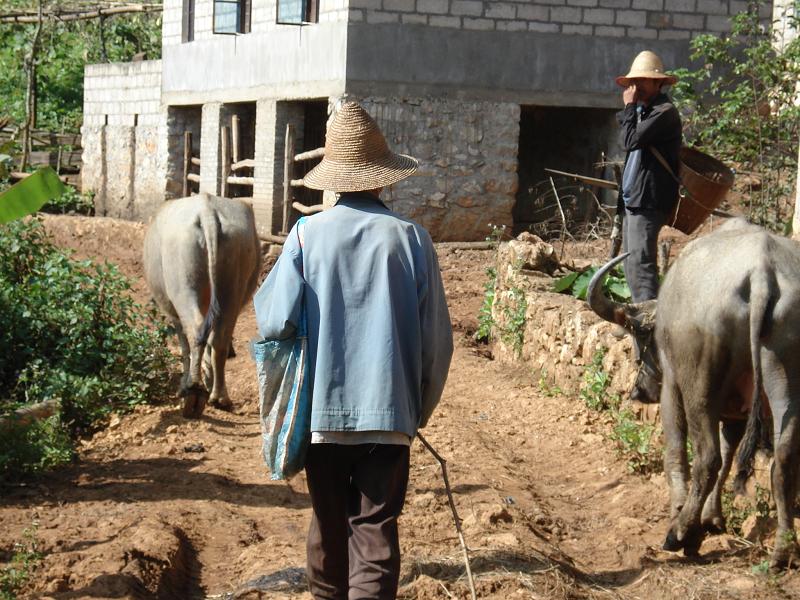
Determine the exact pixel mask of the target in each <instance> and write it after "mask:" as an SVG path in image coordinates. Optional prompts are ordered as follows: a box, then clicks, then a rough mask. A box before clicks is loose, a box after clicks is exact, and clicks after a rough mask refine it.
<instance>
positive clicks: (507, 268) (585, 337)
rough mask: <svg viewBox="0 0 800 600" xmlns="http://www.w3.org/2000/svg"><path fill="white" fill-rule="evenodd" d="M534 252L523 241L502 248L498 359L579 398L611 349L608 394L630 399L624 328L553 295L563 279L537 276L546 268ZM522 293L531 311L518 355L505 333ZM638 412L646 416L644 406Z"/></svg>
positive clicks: (629, 353) (632, 369) (630, 365)
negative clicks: (588, 374) (586, 378)
mask: <svg viewBox="0 0 800 600" xmlns="http://www.w3.org/2000/svg"><path fill="white" fill-rule="evenodd" d="M546 246H547V245H546ZM532 251H533V246H532V244H530V243H526V242H523V241H518V240H513V241H511V242H506V243H503V244H501V245H500V247H499V248H498V252H497V263H496V265H497V266H496V268H497V280H496V284H495V300H494V305H493V307H492V316H493V319H494V321H495V323H496V327H495V329H494V332H493V337H494V339H495V345H494V351H495V356H496V357H497V358H498V359H499V360H503V361H506V362H510V363H513V364H517V365H519V367H520V368H523V369H528V370H530V372H531V376H532V377H533V378H534V380H535V381H541V382H542V385H543V387H547V388H554V387H558V388H559V389H560V390H561V391H562V392H564V393H566V394H568V395H571V396H577V394H578V393H579V392H580V389H581V384H582V381H583V375H584V372H585V370H586V368H587V366H588V365H590V364H591V363H592V359H593V358H594V356H595V353H596V352H598V350H601V349H602V348H606V349H607V352H606V354H605V358H604V359H603V369H604V371H605V372H607V373H610V374H611V375H612V380H611V385H610V387H609V389H608V391H609V392H610V393H613V394H619V395H620V396H622V397H623V398H625V397H626V396H627V394H628V392H629V391H630V389H631V386H632V385H633V381H634V379H635V377H636V363H635V361H634V360H633V350H632V343H631V339H630V337H629V336H627V335H624V336H621V337H620V336H619V330H618V328H617V327H616V326H614V325H612V324H611V323H607V322H606V321H603V320H602V319H600V318H599V317H597V316H596V315H595V314H594V312H592V310H591V309H590V308H589V307H588V305H587V304H586V302H584V301H582V300H577V299H575V298H573V297H572V296H569V295H566V294H559V293H556V292H554V291H552V288H553V283H554V282H555V281H556V279H557V276H550V275H548V274H546V273H543V272H541V271H539V270H533V269H532V268H531V267H533V266H535V267H537V268H541V260H532V258H531V255H532ZM538 254H540V255H541V252H539V253H538ZM532 262H539V265H532V264H531V263H532ZM559 275H560V274H559ZM520 291H521V292H522V293H524V296H525V299H526V301H527V308H526V310H525V326H524V332H523V343H522V348H521V351H520V352H516V351H515V349H514V347H513V343H511V342H510V341H509V340H508V339H506V340H504V339H503V336H502V331H503V329H504V328H505V327H507V323H508V320H509V313H513V312H514V310H515V308H516V306H517V304H516V302H517V301H516V299H515V296H517V295H518V294H519V292H520ZM506 337H507V338H508V336H506ZM656 406H657V405H656ZM654 408H655V406H654ZM638 410H639V412H642V411H644V408H643V406H642V407H638ZM645 412H648V411H645ZM649 412H653V409H651V410H650V411H649Z"/></svg>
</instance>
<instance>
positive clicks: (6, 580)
mask: <svg viewBox="0 0 800 600" xmlns="http://www.w3.org/2000/svg"><path fill="white" fill-rule="evenodd" d="M37 528H38V524H37V523H36V522H34V523H33V525H31V527H29V528H28V529H26V530H25V531H23V533H22V541H21V542H17V543H15V544H14V556H13V557H12V558H11V562H10V563H8V565H6V566H5V567H4V568H3V569H2V570H0V600H15V599H16V598H17V595H18V594H19V592H20V591H21V590H22V588H23V587H24V586H25V584H26V583H27V582H28V580H29V579H30V578H31V575H32V573H33V571H34V570H35V569H36V567H37V566H38V565H39V563H40V562H41V560H42V556H43V555H42V553H41V552H39V550H38V549H37V547H36V530H37Z"/></svg>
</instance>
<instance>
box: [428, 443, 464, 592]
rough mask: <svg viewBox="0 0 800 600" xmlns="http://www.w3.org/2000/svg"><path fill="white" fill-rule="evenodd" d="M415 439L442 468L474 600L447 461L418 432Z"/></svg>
mask: <svg viewBox="0 0 800 600" xmlns="http://www.w3.org/2000/svg"><path fill="white" fill-rule="evenodd" d="M417 437H418V438H419V441H420V442H422V445H423V446H425V447H426V448H427V449H428V451H429V452H430V453H431V454H433V457H434V458H435V459H436V460H438V461H439V464H440V465H441V467H442V478H443V479H444V489H445V491H447V501H448V502H449V503H450V510H451V511H453V521H454V522H455V524H456V531H457V532H458V540H459V541H460V542H461V549H462V550H463V551H464V565H466V567H467V580H468V581H469V591H470V593H471V594H472V600H476V599H477V596H476V595H475V581H474V580H473V579H472V569H470V567H469V552H468V550H467V543H466V542H465V541H464V534H463V533H462V532H461V519H459V518H458V513H457V512H456V504H455V502H453V494H452V493H451V492H450V480H449V479H448V478H447V461H446V460H445V459H443V458H442V457H441V456H440V455H439V453H438V452H436V450H434V449H433V446H431V445H430V444H429V443H428V440H426V439H425V438H424V437H423V435H422V434H421V433H420V432H419V431H418V432H417Z"/></svg>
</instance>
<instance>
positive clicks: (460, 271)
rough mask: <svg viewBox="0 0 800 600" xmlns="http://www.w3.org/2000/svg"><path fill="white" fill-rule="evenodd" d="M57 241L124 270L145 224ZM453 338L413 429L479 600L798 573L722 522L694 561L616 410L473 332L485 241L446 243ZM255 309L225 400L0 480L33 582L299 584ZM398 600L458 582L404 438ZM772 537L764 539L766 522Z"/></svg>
mask: <svg viewBox="0 0 800 600" xmlns="http://www.w3.org/2000/svg"><path fill="white" fill-rule="evenodd" d="M47 226H48V229H49V230H50V231H51V232H52V234H53V236H54V237H55V239H56V241H57V243H59V244H60V245H63V246H67V247H71V248H74V249H75V250H76V251H77V253H78V254H79V255H80V256H90V257H93V258H102V259H108V260H110V261H113V262H116V263H117V264H119V265H120V267H121V269H122V270H123V272H125V273H126V274H127V275H128V276H130V277H131V278H133V279H134V280H136V285H135V286H134V293H135V294H136V296H137V297H138V298H139V299H141V300H145V299H146V298H147V291H146V288H145V286H144V285H143V282H142V281H141V276H142V267H141V263H140V260H139V252H140V248H141V241H142V238H143V231H144V228H143V227H142V226H141V225H138V224H133V223H128V222H122V221H115V220H112V219H100V218H96V219H85V218H78V217H49V218H48V219H47ZM440 260H441V266H442V271H443V274H444V278H445V282H446V288H447V294H448V300H449V303H450V309H451V313H452V319H453V324H454V327H455V336H456V350H455V356H454V360H453V365H452V369H451V373H450V378H449V382H448V386H447V389H446V391H445V395H444V398H443V400H442V403H441V405H440V406H439V408H438V409H437V411H436V414H435V416H434V418H433V420H432V422H431V425H430V426H429V427H428V428H427V429H426V430H425V431H424V432H423V433H424V434H425V436H426V437H427V439H428V440H429V441H430V443H431V444H432V445H433V446H434V447H435V448H436V449H437V450H438V452H439V453H440V454H441V455H442V456H444V458H445V459H446V460H447V464H448V473H449V477H450V482H451V484H452V486H453V492H454V498H455V503H456V506H457V508H458V511H459V513H460V516H461V517H462V519H463V527H464V535H465V538H466V542H467V544H468V545H469V549H470V557H471V565H472V571H473V573H474V576H475V584H476V589H477V593H478V597H480V598H496V599H500V598H502V599H504V600H507V599H508V598H541V599H545V598H547V599H551V598H552V599H561V598H563V599H578V598H581V599H582V598H647V599H652V598H696V599H706V598H708V599H710V598H790V597H797V595H798V594H800V577H798V575H797V574H796V573H795V572H790V573H789V574H788V575H781V576H775V575H769V574H763V573H761V572H759V569H758V568H756V569H755V570H754V568H753V567H754V566H755V567H758V565H760V564H761V563H762V562H763V561H764V560H765V558H766V557H767V554H766V552H765V549H764V547H763V546H762V545H761V544H759V543H756V544H753V543H750V542H748V541H746V540H742V539H739V538H736V537H733V536H731V535H721V536H716V537H714V538H710V539H708V540H706V542H705V543H704V545H703V548H702V557H701V558H700V559H699V560H695V561H691V560H688V559H685V558H683V557H682V556H680V555H675V554H670V553H666V552H662V551H661V550H660V546H661V542H662V541H663V536H664V534H665V532H666V529H667V517H668V506H667V490H666V484H665V481H664V478H663V476H661V475H658V474H655V475H650V476H648V477H642V476H639V475H633V474H631V473H629V472H628V469H627V465H626V462H625V461H624V460H623V459H621V458H620V457H619V456H618V455H617V453H616V452H615V449H614V445H613V443H612V442H611V441H609V439H608V432H609V423H608V422H607V420H605V419H604V418H603V417H602V416H599V415H597V414H596V413H592V412H590V411H588V410H587V409H586V408H585V407H584V405H583V403H582V402H581V400H580V399H579V398H577V397H567V396H564V395H559V394H553V393H545V392H551V391H550V390H543V389H542V388H541V386H540V385H539V384H538V381H537V379H536V377H534V375H533V374H532V373H531V372H527V371H526V370H525V369H522V368H519V367H511V366H509V365H505V364H501V363H500V362H499V361H495V360H492V356H491V351H490V349H489V348H488V347H486V346H479V345H476V344H475V343H474V342H473V341H472V337H471V336H472V332H474V330H475V327H476V325H477V322H476V315H477V313H478V309H479V307H480V304H481V301H482V297H483V283H484V282H485V279H486V276H485V268H486V267H487V266H489V265H490V264H491V262H492V260H493V253H492V252H491V251H488V250H475V249H469V250H459V249H457V248H454V247H452V246H442V247H441V248H440ZM254 333H255V322H254V316H253V311H252V309H250V308H247V309H246V310H245V311H244V312H243V314H242V316H241V317H240V320H239V325H238V327H237V331H236V334H235V348H236V351H237V356H236V358H233V359H231V360H230V361H229V363H228V373H229V375H228V382H229V389H230V393H231V396H232V399H233V401H234V403H235V411H234V412H233V413H226V412H221V411H218V410H215V409H213V408H209V409H207V411H206V414H205V416H204V417H203V418H202V419H200V420H197V421H187V420H184V419H183V418H181V416H180V411H179V407H178V403H177V400H175V399H173V398H164V399H163V403H162V404H160V405H157V406H148V407H141V408H139V409H137V410H136V411H134V412H133V413H131V414H128V415H125V416H120V417H114V418H112V419H111V421H110V423H109V424H108V427H107V429H105V430H103V431H102V432H100V433H98V434H96V435H95V436H94V437H93V438H92V439H88V440H85V441H84V442H83V443H82V445H81V449H80V455H79V459H78V461H77V462H76V463H75V464H74V465H73V466H70V467H68V468H64V469H61V470H59V471H57V472H54V473H51V474H48V475H47V476H45V477H42V478H41V479H38V480H36V481H32V482H28V483H26V484H24V485H17V486H15V487H14V488H11V489H5V490H3V493H4V496H3V497H2V498H0V561H1V560H8V559H9V558H10V555H11V549H12V547H13V543H14V542H15V541H17V540H20V539H21V538H22V536H23V532H24V531H25V530H26V529H31V527H32V525H33V524H36V530H35V536H36V539H37V543H38V547H39V549H40V550H41V551H42V552H43V554H44V558H43V560H42V561H41V563H40V564H39V566H38V567H37V568H36V570H35V571H34V573H33V576H32V578H31V582H30V585H29V587H28V588H27V590H26V593H25V594H24V597H30V598H57V599H71V598H175V599H184V598H186V599H194V598H209V599H210V598H288V597H293V598H310V596H309V595H308V594H307V593H306V592H305V580H304V574H303V565H304V552H305V550H304V539H305V531H306V528H307V525H308V520H309V511H310V509H309V500H308V495H307V493H306V487H305V481H304V478H303V476H302V475H301V476H298V477H296V478H295V479H293V480H291V481H289V482H272V481H270V480H269V478H268V475H267V473H266V471H265V468H264V466H263V464H262V461H261V458H260V455H259V449H260V432H259V424H258V407H257V391H256V383H255V374H254V366H253V364H252V362H251V359H250V357H249V354H248V352H247V349H246V348H247V343H248V341H249V339H250V338H251V337H253V336H254ZM401 536H402V550H403V573H402V580H401V590H400V597H401V598H408V599H411V598H419V599H427V598H430V599H433V598H442V599H443V598H468V597H469V590H468V586H467V580H466V576H465V572H464V564H463V556H462V551H461V547H460V545H459V540H458V537H457V535H456V530H455V528H454V525H453V520H452V516H451V512H450V508H449V506H448V501H447V496H446V494H445V491H444V486H443V483H442V477H441V471H440V469H439V465H438V463H436V461H435V460H434V459H433V458H432V456H431V455H430V454H429V453H428V452H427V451H426V450H425V449H424V448H423V446H422V445H421V444H419V443H415V444H414V445H413V447H412V466H411V481H410V485H409V492H408V502H407V507H406V510H405V512H404V514H403V517H402V519H401ZM767 542H769V539H768V538H767Z"/></svg>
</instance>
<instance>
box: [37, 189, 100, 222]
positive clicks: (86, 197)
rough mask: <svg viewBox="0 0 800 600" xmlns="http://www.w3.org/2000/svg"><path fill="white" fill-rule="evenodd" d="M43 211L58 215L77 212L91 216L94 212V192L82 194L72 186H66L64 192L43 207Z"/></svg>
mask: <svg viewBox="0 0 800 600" xmlns="http://www.w3.org/2000/svg"><path fill="white" fill-rule="evenodd" d="M41 210H42V212H46V213H52V214H57V215H66V214H77V215H87V216H91V215H93V214H94V193H93V192H86V193H83V194H81V193H80V192H78V190H76V189H75V188H74V187H72V186H69V185H68V186H66V189H65V190H64V193H63V194H61V196H59V197H58V198H55V199H53V200H51V201H50V202H48V203H47V204H45V205H44V206H43V207H42V209H41Z"/></svg>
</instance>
